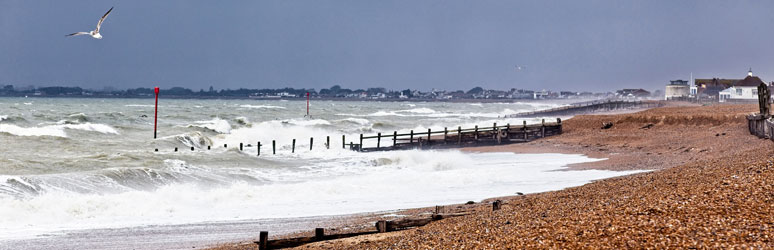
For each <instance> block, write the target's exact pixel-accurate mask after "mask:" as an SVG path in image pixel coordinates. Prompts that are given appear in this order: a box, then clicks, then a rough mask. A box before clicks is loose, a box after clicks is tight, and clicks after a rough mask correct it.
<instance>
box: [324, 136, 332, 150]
mask: <svg viewBox="0 0 774 250" xmlns="http://www.w3.org/2000/svg"><path fill="white" fill-rule="evenodd" d="M325 149H331V136H330V135H326V136H325Z"/></svg>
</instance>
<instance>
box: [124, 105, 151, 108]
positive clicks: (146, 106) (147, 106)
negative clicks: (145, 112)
mask: <svg viewBox="0 0 774 250" xmlns="http://www.w3.org/2000/svg"><path fill="white" fill-rule="evenodd" d="M124 107H144V108H153V107H155V106H154V105H147V104H127V105H124Z"/></svg>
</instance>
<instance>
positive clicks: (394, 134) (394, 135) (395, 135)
mask: <svg viewBox="0 0 774 250" xmlns="http://www.w3.org/2000/svg"><path fill="white" fill-rule="evenodd" d="M397 145H398V131H394V132H392V146H393V147H395V146H397Z"/></svg>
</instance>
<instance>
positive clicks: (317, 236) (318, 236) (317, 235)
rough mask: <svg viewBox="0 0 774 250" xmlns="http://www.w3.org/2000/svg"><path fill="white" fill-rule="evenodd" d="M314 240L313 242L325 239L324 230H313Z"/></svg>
mask: <svg viewBox="0 0 774 250" xmlns="http://www.w3.org/2000/svg"><path fill="white" fill-rule="evenodd" d="M314 239H315V240H318V241H320V240H324V239H325V228H319V227H318V228H315V229H314Z"/></svg>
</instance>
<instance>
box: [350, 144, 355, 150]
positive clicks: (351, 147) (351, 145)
mask: <svg viewBox="0 0 774 250" xmlns="http://www.w3.org/2000/svg"><path fill="white" fill-rule="evenodd" d="M349 150H355V143H353V142H349Z"/></svg>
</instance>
